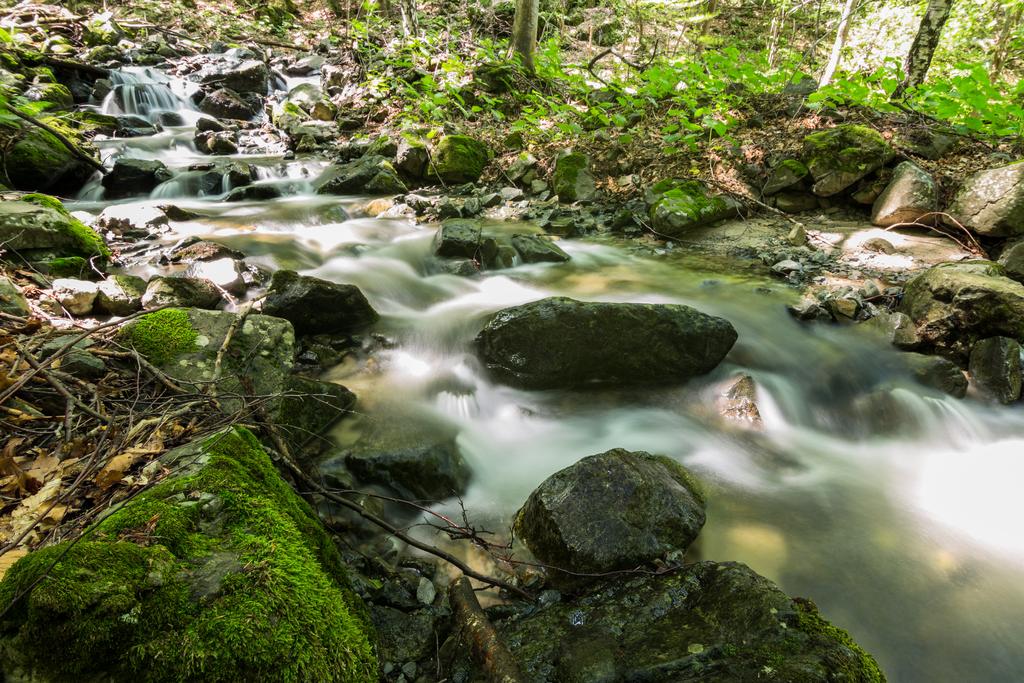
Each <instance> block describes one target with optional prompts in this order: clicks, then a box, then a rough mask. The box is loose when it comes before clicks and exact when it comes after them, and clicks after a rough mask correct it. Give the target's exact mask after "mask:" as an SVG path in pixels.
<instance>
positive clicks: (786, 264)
mask: <svg viewBox="0 0 1024 683" xmlns="http://www.w3.org/2000/svg"><path fill="white" fill-rule="evenodd" d="M803 269H804V267H803V266H802V265H800V264H799V263H798V262H797V261H794V260H792V259H785V260H784V261H779V262H778V263H776V264H774V265H773V266H772V271H773V272H776V273H778V274H779V275H789V274H790V273H799V272H800V271H802V270H803Z"/></svg>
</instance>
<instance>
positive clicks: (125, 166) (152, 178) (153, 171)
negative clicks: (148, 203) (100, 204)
mask: <svg viewBox="0 0 1024 683" xmlns="http://www.w3.org/2000/svg"><path fill="white" fill-rule="evenodd" d="M170 179H171V172H170V171H169V170H167V167H166V166H164V164H163V162H162V161H155V160H150V159H132V158H121V159H118V160H117V161H115V162H114V168H113V169H112V170H111V171H110V173H108V174H106V175H105V176H103V181H102V182H103V187H104V189H105V192H104V193H103V194H104V196H105V197H107V198H109V199H117V198H120V197H131V196H134V195H148V194H149V193H150V192H152V191H153V189H154V188H155V187H156V186H157V185H159V184H160V183H163V182H165V181H168V180H170Z"/></svg>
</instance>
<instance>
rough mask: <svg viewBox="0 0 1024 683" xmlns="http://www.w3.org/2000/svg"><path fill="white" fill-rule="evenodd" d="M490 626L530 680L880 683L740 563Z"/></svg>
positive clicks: (852, 651)
mask: <svg viewBox="0 0 1024 683" xmlns="http://www.w3.org/2000/svg"><path fill="white" fill-rule="evenodd" d="M495 626H496V627H497V629H498V632H499V634H500V636H501V639H502V641H503V642H505V643H506V644H507V645H508V647H509V649H510V650H511V652H512V656H513V657H514V658H515V659H516V661H517V662H518V663H519V664H520V667H521V668H522V670H523V673H524V674H525V678H526V680H530V681H566V682H569V683H575V682H580V683H582V682H583V681H681V682H682V681H687V682H690V681H692V682H694V683H696V682H697V681H700V682H701V683H735V682H736V681H762V680H777V681H788V682H789V683H828V682H831V681H846V682H847V683H883V682H884V681H885V676H884V674H883V673H882V672H881V670H880V669H879V667H878V664H877V663H876V662H875V660H874V658H873V657H872V656H871V655H869V654H868V653H867V652H865V651H864V650H863V649H862V648H861V647H860V646H858V645H857V643H855V642H854V641H853V639H852V638H851V637H850V635H849V634H848V633H847V632H846V631H844V630H843V629H841V628H838V627H836V626H834V625H832V624H831V623H829V622H828V621H827V620H825V618H824V617H822V616H821V615H820V614H819V612H818V610H817V608H816V607H815V606H814V604H813V603H811V602H810V601H807V600H799V599H796V600H794V599H791V598H789V597H788V596H787V595H786V594H785V593H783V592H782V591H781V590H780V589H779V587H778V586H776V585H775V584H774V583H772V582H771V581H769V580H768V579H766V578H764V577H763V576H760V575H758V574H757V573H755V572H754V571H753V570H751V569H750V568H749V567H747V566H746V565H743V564H740V563H736V562H721V563H720V562H697V563H695V564H690V565H687V566H686V567H683V568H681V569H678V570H676V571H672V572H669V573H667V574H664V575H661V576H634V577H632V578H629V577H627V578H619V579H616V580H613V581H608V582H606V583H601V584H598V585H596V586H594V587H593V588H592V589H590V590H589V591H588V592H586V593H583V594H582V595H580V596H578V597H577V598H576V599H573V600H562V601H560V602H556V603H554V604H551V605H549V606H547V607H544V608H541V609H535V608H533V609H531V610H529V611H528V612H524V613H522V614H519V615H513V616H512V617H509V618H506V619H501V620H498V621H496V622H495Z"/></svg>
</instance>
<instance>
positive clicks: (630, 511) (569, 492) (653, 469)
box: [514, 448, 705, 585]
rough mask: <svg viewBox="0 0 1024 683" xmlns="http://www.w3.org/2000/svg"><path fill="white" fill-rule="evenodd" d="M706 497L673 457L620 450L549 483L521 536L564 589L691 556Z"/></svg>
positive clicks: (537, 495) (525, 510)
mask: <svg viewBox="0 0 1024 683" xmlns="http://www.w3.org/2000/svg"><path fill="white" fill-rule="evenodd" d="M704 506H705V501H704V494H703V492H702V490H701V487H700V485H699V484H698V483H697V482H696V480H695V479H694V478H693V476H692V475H691V474H690V473H689V472H687V471H686V469H685V468H684V467H683V466H682V465H680V464H678V463H676V462H675V461H673V460H671V459H670V458H667V457H665V456H656V455H651V454H650V453H644V452H630V451H626V450H623V449H621V448H617V449H614V450H610V451H607V452H605V453H601V454H599V455H591V456H589V457H586V458H583V459H582V460H580V461H579V462H577V463H576V464H574V465H571V466H570V467H567V468H565V469H563V470H560V471H559V472H556V473H555V474H553V475H551V476H550V477H548V478H547V479H546V480H544V482H543V483H542V484H541V485H540V486H538V487H537V488H536V490H534V492H533V493H531V494H530V497H529V498H528V499H527V501H526V503H525V505H523V507H522V509H520V510H519V512H518V513H517V514H516V518H515V526H514V530H515V533H516V536H517V537H518V538H519V539H521V540H522V541H523V542H524V543H526V545H527V547H528V548H529V549H530V551H531V552H532V553H533V554H534V556H535V557H537V559H538V560H540V561H541V562H543V563H544V564H547V565H551V566H552V567H555V568H558V569H563V570H565V572H559V571H557V569H556V570H554V571H552V572H551V578H552V579H553V580H554V581H556V582H557V583H558V584H562V585H572V584H574V583H577V581H574V580H573V578H572V575H571V574H568V573H566V572H578V573H590V574H599V573H603V572H610V571H615V570H619V569H634V568H636V567H638V566H643V565H649V564H650V563H651V562H653V561H655V560H657V559H659V558H662V557H664V556H665V555H667V554H668V553H670V552H673V551H677V552H685V551H686V549H687V548H688V547H689V546H690V544H691V543H692V542H693V540H694V539H695V538H697V534H698V533H700V530H701V527H703V526H704Z"/></svg>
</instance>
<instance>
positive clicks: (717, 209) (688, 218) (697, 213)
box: [645, 180, 740, 237]
mask: <svg viewBox="0 0 1024 683" xmlns="http://www.w3.org/2000/svg"><path fill="white" fill-rule="evenodd" d="M645 199H646V201H647V203H648V206H649V207H650V219H651V226H652V227H653V228H654V230H655V231H656V232H657V233H658V234H659V235H662V236H664V237H680V236H682V235H685V234H686V233H687V232H689V231H691V230H694V229H696V228H700V227H704V226H708V225H713V224H714V223H717V222H719V221H722V220H725V219H727V218H732V217H734V216H736V215H737V213H738V212H739V208H740V207H739V204H738V203H737V202H736V200H734V199H733V198H732V197H729V196H726V195H711V194H709V193H708V190H707V187H705V185H704V184H703V183H701V182H699V181H697V180H662V181H660V182H658V183H655V184H654V185H652V186H651V187H650V188H648V189H647V191H646V193H645Z"/></svg>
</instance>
